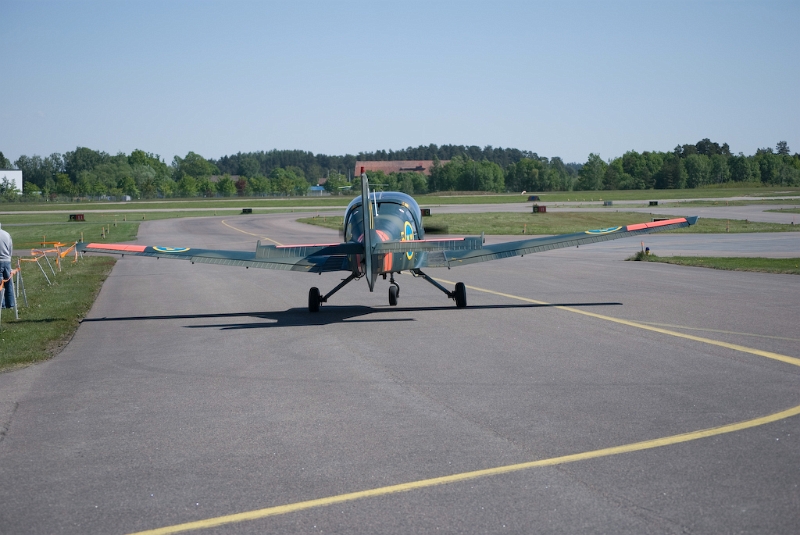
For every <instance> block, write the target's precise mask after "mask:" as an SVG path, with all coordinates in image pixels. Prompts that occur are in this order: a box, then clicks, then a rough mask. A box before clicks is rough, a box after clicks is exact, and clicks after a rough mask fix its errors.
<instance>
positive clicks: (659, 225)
mask: <svg viewBox="0 0 800 535" xmlns="http://www.w3.org/2000/svg"><path fill="white" fill-rule="evenodd" d="M695 223H697V217H696V216H694V217H681V218H677V219H669V220H666V221H654V222H652V223H638V224H635V225H627V226H625V227H611V228H605V229H598V230H587V231H584V232H576V233H574V234H561V235H558V236H546V237H544V238H531V239H528V240H519V241H512V242H506V243H496V244H492V245H484V246H483V247H481V248H479V249H477V250H463V249H461V250H449V251H435V252H429V253H428V255H427V263H426V265H425V266H421V267H454V266H461V265H466V264H473V263H475V262H487V261H489V260H497V259H500V258H508V257H511V256H521V255H526V254H532V253H541V252H543V251H550V250H552V249H561V248H563V247H576V246H578V245H584V244H588V243H597V242H601V241H607V240H616V239H618V238H627V237H630V236H638V235H639V234H649V233H652V232H661V231H664V230H673V229H678V228H682V227H688V226H689V225H694V224H695Z"/></svg>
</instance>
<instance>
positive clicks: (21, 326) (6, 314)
mask: <svg viewBox="0 0 800 535" xmlns="http://www.w3.org/2000/svg"><path fill="white" fill-rule="evenodd" d="M51 262H52V260H51ZM62 262H63V264H62V271H61V272H60V273H59V272H58V271H56V275H55V276H53V275H52V273H50V271H49V268H48V267H47V265H44V264H43V267H44V269H45V270H47V274H48V277H50V281H51V282H52V285H48V284H47V281H46V280H45V278H44V275H42V272H41V271H40V270H39V268H38V267H37V266H36V265H35V264H33V263H23V265H22V277H23V282H24V285H25V291H26V293H27V296H28V306H27V307H25V301H24V298H23V297H22V294H21V293H20V299H19V302H18V303H17V306H18V307H19V319H18V320H15V319H14V311H13V310H10V309H6V310H3V311H2V314H3V322H2V326H0V370H7V369H10V368H16V367H20V366H24V365H26V364H30V363H32V362H37V361H40V360H45V359H48V358H50V357H52V356H53V355H55V354H57V353H58V352H59V351H60V350H61V348H63V347H64V346H65V345H66V344H67V342H69V341H70V339H72V336H73V334H74V333H75V331H76V330H77V328H78V325H79V323H80V321H81V319H83V317H84V316H86V314H87V312H88V311H89V309H90V308H91V307H92V304H93V303H94V300H95V298H96V297H97V293H98V292H99V291H100V287H101V286H102V285H103V281H105V279H106V277H108V274H109V273H110V272H111V268H112V267H113V266H114V263H115V262H116V259H115V258H110V257H105V256H103V257H91V258H90V257H84V258H83V259H81V260H79V261H78V262H77V263H75V264H73V263H72V260H71V258H70V257H67V258H65V259H64V260H63V261H62ZM54 267H55V266H54Z"/></svg>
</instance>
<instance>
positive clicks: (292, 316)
mask: <svg viewBox="0 0 800 535" xmlns="http://www.w3.org/2000/svg"><path fill="white" fill-rule="evenodd" d="M595 306H622V303H613V302H612V303H549V304H533V303H531V304H524V305H523V304H514V305H474V306H469V307H467V308H463V309H458V308H456V307H453V306H441V307H368V306H325V307H322V308H321V309H320V313H319V314H309V313H308V309H306V308H290V309H288V310H279V311H275V312H232V313H227V314H175V315H163V316H128V317H118V318H85V319H84V320H83V322H82V323H89V322H106V321H144V320H181V319H213V318H254V319H263V320H269V321H266V322H247V323H245V322H235V323H212V324H208V325H185V327H186V328H187V329H209V328H210V329H221V330H229V329H266V328H272V327H308V326H311V325H331V324H334V323H345V322H346V323H362V322H364V323H384V322H395V321H416V318H413V317H394V318H391V317H390V318H364V317H363V316H367V315H369V314H387V313H389V314H398V313H409V312H431V311H437V312H453V313H458V314H463V313H464V312H468V311H470V310H495V309H525V308H555V307H595Z"/></svg>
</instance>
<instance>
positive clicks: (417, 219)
mask: <svg viewBox="0 0 800 535" xmlns="http://www.w3.org/2000/svg"><path fill="white" fill-rule="evenodd" d="M369 204H370V206H369V210H371V211H372V213H373V216H374V215H375V214H376V212H377V217H375V219H374V221H375V229H377V230H384V231H389V232H390V234H393V233H398V232H400V233H403V235H404V236H405V239H406V240H408V239H413V240H420V239H423V238H424V234H425V231H424V229H423V228H422V221H421V220H422V211H421V210H420V208H419V205H418V204H417V201H415V200H414V199H413V197H411V196H410V195H406V194H405V193H400V192H396V191H391V192H375V193H370V195H369ZM361 213H362V206H361V197H360V196H359V197H356V198H355V199H353V200H352V201H351V202H350V204H349V205H348V206H347V211H346V212H345V217H344V238H345V241H358V240H359V238H360V237H361V236H362V235H363V234H364V229H363V226H362V221H363V220H362V217H361ZM367 217H369V214H367ZM405 223H409V224H410V226H411V234H412V235H413V237H412V235H409V233H408V232H407V231H406V230H405V227H406V225H405ZM383 227H387V228H383ZM392 231H393V232H392ZM392 239H400V237H399V236H392Z"/></svg>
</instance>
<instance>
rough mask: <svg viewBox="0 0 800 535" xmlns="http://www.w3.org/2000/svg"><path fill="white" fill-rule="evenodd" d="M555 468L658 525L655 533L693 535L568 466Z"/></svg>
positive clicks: (614, 503) (579, 483)
mask: <svg viewBox="0 0 800 535" xmlns="http://www.w3.org/2000/svg"><path fill="white" fill-rule="evenodd" d="M554 468H555V470H557V471H558V472H560V473H561V474H562V475H563V476H564V477H566V478H569V479H571V480H572V481H573V482H575V483H576V484H577V485H580V486H582V487H583V488H585V489H586V490H588V491H590V492H592V493H593V494H596V495H597V496H599V497H600V498H601V499H602V500H604V501H606V502H607V503H609V504H612V505H614V506H616V507H618V508H620V509H622V510H623V511H624V512H625V513H627V514H630V515H633V516H636V517H638V518H641V519H642V520H644V521H646V522H648V523H651V524H657V525H658V527H657V528H656V529H654V530H653V531H655V532H658V533H677V534H691V533H692V530H691V529H690V528H689V527H688V526H685V525H683V524H681V523H680V522H677V521H675V520H673V519H671V518H668V517H666V516H664V515H662V514H661V513H659V512H658V511H655V510H653V509H651V508H649V507H645V506H643V505H640V504H638V503H636V502H634V501H632V500H630V499H628V498H625V497H623V496H621V495H619V494H617V493H614V492H611V491H609V490H608V489H605V488H602V487H598V486H596V485H593V484H591V483H589V482H587V481H584V480H583V479H581V478H580V477H578V475H577V474H576V473H575V472H574V471H573V470H571V469H569V468H568V467H566V466H563V465H560V466H555V467H554Z"/></svg>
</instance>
